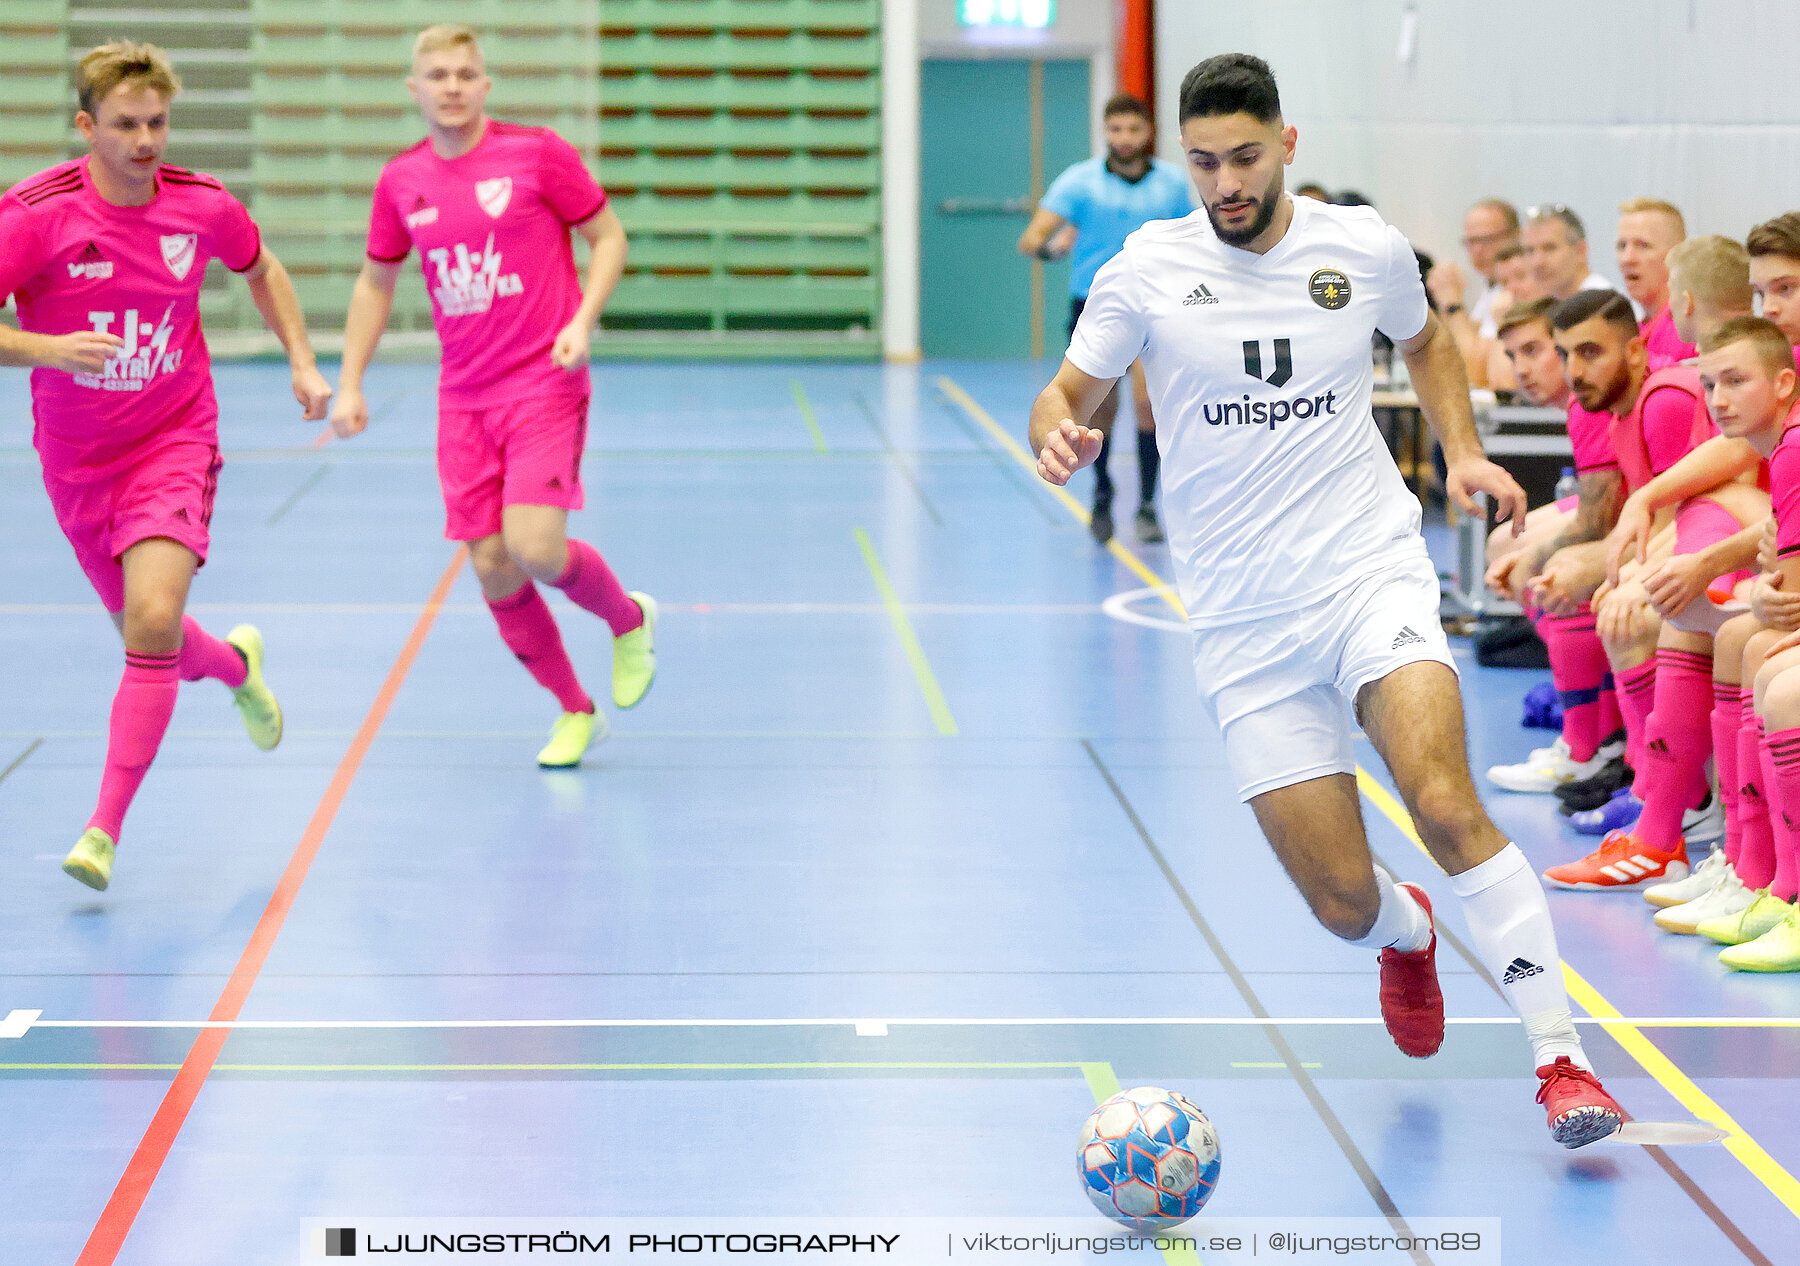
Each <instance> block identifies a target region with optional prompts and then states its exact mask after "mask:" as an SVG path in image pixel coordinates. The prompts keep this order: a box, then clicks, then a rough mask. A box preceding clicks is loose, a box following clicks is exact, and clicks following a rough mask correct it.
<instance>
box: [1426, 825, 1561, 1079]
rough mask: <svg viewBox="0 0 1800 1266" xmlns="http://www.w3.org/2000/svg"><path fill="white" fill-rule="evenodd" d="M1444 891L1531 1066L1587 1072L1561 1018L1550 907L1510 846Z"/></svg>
mask: <svg viewBox="0 0 1800 1266" xmlns="http://www.w3.org/2000/svg"><path fill="white" fill-rule="evenodd" d="M1450 887H1451V888H1452V889H1453V890H1454V891H1455V893H1456V895H1457V896H1458V897H1461V898H1462V905H1463V917H1464V918H1466V919H1467V920H1468V922H1469V938H1470V939H1471V940H1472V941H1474V942H1475V952H1476V953H1477V954H1479V955H1480V956H1481V961H1482V963H1483V964H1484V965H1485V966H1486V967H1487V969H1488V970H1489V971H1490V972H1492V973H1493V974H1494V979H1495V980H1498V981H1499V982H1500V988H1501V989H1502V990H1504V991H1505V993H1506V997H1507V1001H1509V1002H1511V1003H1512V1008H1513V1010H1514V1011H1516V1012H1517V1013H1518V1015H1519V1018H1520V1019H1522V1020H1524V1021H1525V1035H1526V1036H1527V1037H1528V1038H1530V1039H1531V1049H1532V1053H1533V1054H1534V1055H1535V1056H1536V1057H1537V1063H1538V1066H1539V1067H1542V1066H1543V1065H1545V1064H1551V1063H1554V1062H1555V1061H1556V1057H1557V1056H1558V1055H1567V1056H1568V1057H1569V1058H1570V1059H1571V1060H1573V1061H1574V1062H1575V1063H1577V1064H1579V1065H1580V1066H1581V1067H1583V1068H1587V1069H1592V1068H1593V1065H1592V1064H1590V1063H1589V1062H1588V1058H1587V1055H1586V1054H1585V1053H1583V1051H1582V1049H1581V1039H1580V1038H1579V1037H1577V1036H1576V1035H1575V1022H1574V1020H1573V1019H1572V1018H1571V1016H1570V1014H1569V995H1568V993H1567V992H1566V991H1565V990H1564V989H1563V981H1562V956H1561V955H1560V954H1558V953H1557V950H1556V929H1555V928H1554V927H1553V926H1552V925H1551V923H1550V903H1549V902H1547V901H1546V900H1544V887H1543V885H1542V884H1541V883H1539V882H1538V877H1537V875H1536V874H1535V873H1534V872H1533V871H1532V869H1531V863H1530V862H1528V861H1526V860H1525V854H1523V853H1521V852H1520V851H1519V847H1518V845H1516V844H1508V845H1507V846H1506V847H1505V848H1503V849H1501V850H1500V851H1499V852H1498V853H1495V854H1494V855H1493V856H1492V857H1490V858H1488V859H1487V860H1486V861H1485V862H1483V863H1481V865H1479V866H1476V867H1474V868H1473V869H1470V870H1465V871H1464V872H1463V873H1462V874H1460V875H1452V876H1451V877H1450Z"/></svg>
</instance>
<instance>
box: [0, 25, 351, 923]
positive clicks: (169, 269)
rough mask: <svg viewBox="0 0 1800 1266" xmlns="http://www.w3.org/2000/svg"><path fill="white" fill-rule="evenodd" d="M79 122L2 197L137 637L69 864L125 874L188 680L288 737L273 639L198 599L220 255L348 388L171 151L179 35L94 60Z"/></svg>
mask: <svg viewBox="0 0 1800 1266" xmlns="http://www.w3.org/2000/svg"><path fill="white" fill-rule="evenodd" d="M77 88H78V90H79V93H80V98H81V110H80V112H79V113H78V114H77V115H76V116H75V123H76V126H77V127H78V128H80V130H81V133H82V135H83V136H84V137H85V138H86V139H87V142H88V154H87V155H86V156H85V157H83V158H78V159H75V160H73V161H71V162H66V163H62V164H60V165H58V166H56V167H52V168H50V169H49V170H48V171H44V172H40V173H38V174H37V175H36V176H33V177H31V178H29V179H27V180H23V181H20V182H19V183H18V184H17V185H15V186H14V187H13V188H12V189H11V190H10V191H8V193H7V194H6V196H5V198H4V199H3V200H0V297H4V296H5V295H8V294H10V295H12V296H13V297H14V298H15V300H16V301H17V303H18V309H19V323H20V325H21V327H22V329H21V330H19V331H16V332H15V331H11V330H6V329H4V328H0V364H7V365H29V366H32V367H33V372H32V375H31V403H32V417H33V420H34V422H35V428H34V441H35V444H36V447H37V450H38V455H39V457H40V458H41V459H42V461H43V467H44V487H45V489H46V490H47V491H48V492H49V494H50V502H51V505H52V506H53V508H54V509H55V511H56V518H57V522H58V523H59V524H60V525H61V527H62V530H63V533H64V535H66V536H67V537H68V538H69V543H70V544H71V545H72V546H74V548H75V556H76V558H77V560H79V562H80V563H81V568H82V570H83V571H84V572H85V573H86V574H87V577H88V580H89V581H90V582H91V583H92V584H93V586H94V590H95V592H96V593H98V594H99V595H100V601H101V602H102V603H103V604H104V605H105V607H106V609H107V611H108V612H109V613H110V614H111V616H112V618H113V623H114V624H115V625H116V626H117V627H118V629H119V631H120V633H121V634H122V635H123V636H124V639H125V673H124V677H123V679H122V680H121V681H120V683H119V689H118V693H117V694H116V695H115V696H114V698H113V707H112V719H111V727H110V731H109V737H108V741H107V749H106V768H105V772H104V773H103V775H102V777H101V781H100V796H99V802H98V804H97V805H96V807H95V809H94V814H93V817H92V818H90V819H89V821H88V825H87V829H86V831H84V832H83V834H82V836H81V838H80V840H78V841H77V842H76V845H75V847H74V849H73V850H71V851H70V853H69V855H68V857H67V858H66V859H65V860H64V862H63V869H64V870H65V871H67V872H68V873H69V874H70V875H72V876H73V877H74V878H76V879H78V880H80V881H81V882H82V883H84V884H87V885H88V886H89V887H91V888H97V889H104V888H105V887H106V886H107V884H108V883H109V882H111V878H112V865H113V854H114V849H115V846H116V845H117V843H118V839H119V832H120V828H121V825H122V824H123V822H124V819H125V812H126V810H127V808H129V806H130V804H131V801H132V798H133V797H134V796H135V795H136V794H137V790H138V787H139V786H140V784H142V782H143V780H144V775H145V773H146V772H148V770H149V768H150V763H151V761H152V760H154V759H155V757H156V752H157V749H158V747H159V746H160V745H161V743H162V738H163V734H164V732H165V731H166V730H167V729H168V725H169V717H170V714H171V713H172V712H173V711H174V709H175V697H176V694H177V693H178V691H179V690H180V685H181V682H182V681H184V680H185V681H198V680H200V679H201V678H205V677H210V678H214V679H216V680H218V681H222V682H224V683H225V685H226V686H228V687H230V689H231V691H232V694H233V697H234V699H235V700H236V703H237V706H238V709H239V711H240V712H241V713H242V714H243V718H244V724H245V726H246V728H247V729H248V730H249V732H250V737H251V739H252V740H253V741H254V742H255V743H256V745H257V746H258V747H260V748H262V749H264V750H265V751H266V750H268V749H269V748H272V747H274V746H275V745H276V743H278V742H280V740H281V708H280V706H279V705H278V704H277V703H276V701H275V696H274V695H273V694H272V693H271V692H270V691H269V688H268V686H267V685H266V684H264V682H263V679H262V658H263V642H262V635H261V634H260V633H258V632H257V630H256V629H254V628H252V627H251V626H250V625H247V624H244V625H239V626H238V627H237V628H235V629H233V630H231V632H230V633H228V634H226V636H225V637H224V639H220V638H216V637H214V636H213V635H212V634H210V633H208V632H207V631H206V630H205V629H203V628H201V627H200V625H199V624H198V623H197V622H196V621H195V620H194V619H193V618H192V617H191V616H188V615H186V614H184V609H185V607H186V605H187V595H188V587H189V585H190V583H191V582H192V580H193V577H194V572H195V571H196V570H197V569H198V568H199V567H200V566H201V565H202V564H203V563H205V561H206V553H207V547H208V544H209V532H208V527H209V523H210V521H211V519H212V508H213V493H214V491H215V489H216V488H217V484H218V475H219V466H220V460H219V434H218V419H219V409H218V404H217V402H216V400H215V399H214V397H213V384H212V374H211V371H210V362H209V360H208V357H207V351H206V339H205V338H204V336H203V335H202V333H201V329H200V306H199V295H200V283H201V280H202V279H203V278H204V276H205V274H206V266H207V263H208V262H209V261H210V260H213V259H217V260H219V261H220V262H221V263H223V264H224V265H225V266H226V267H228V268H230V269H231V270H232V271H234V272H236V273H239V274H240V275H242V276H243V277H244V279H245V280H246V281H247V282H248V283H249V285H250V293H251V296H252V297H253V298H254V299H255V301H256V305H257V308H258V310H259V311H260V312H261V313H262V314H263V319H264V320H265V321H267V322H268V324H269V328H270V329H272V330H273V331H274V332H275V333H276V335H277V336H279V337H280V339H281V341H282V343H283V345H284V346H286V348H287V349H288V359H289V362H290V364H291V365H292V368H293V381H294V396H295V398H296V399H297V400H298V401H299V402H300V404H301V405H302V406H303V408H304V410H305V416H306V417H308V418H311V419H314V420H316V419H319V418H322V417H324V416H325V407H326V404H327V402H328V401H329V400H330V398H331V388H330V387H329V385H327V383H326V382H325V380H324V379H323V378H322V377H320V376H319V372H318V369H317V368H316V367H315V366H314V363H313V354H312V349H311V348H310V347H309V346H308V344H307V339H306V330H305V326H304V323H303V320H302V317H301V314H300V305H299V301H298V300H297V299H296V298H295V296H294V288H293V285H292V283H290V282H289V280H288V276H287V273H286V272H285V271H284V270H283V269H282V267H281V264H280V263H279V262H278V261H277V260H276V259H275V257H274V256H273V255H270V254H269V253H268V251H267V250H265V249H264V248H263V245H262V239H261V237H260V235H259V234H258V232H257V229H256V225H255V224H254V223H252V222H251V219H250V217H249V215H248V214H247V213H246V212H245V210H244V208H243V205H242V204H241V203H239V202H238V200H237V199H236V198H234V197H232V196H231V194H229V193H227V192H226V191H225V187H224V186H223V185H221V184H220V183H219V182H218V181H216V180H214V179H213V178H212V177H211V176H205V175H201V174H199V173H197V172H191V171H187V170H186V169H184V168H180V167H172V166H167V165H165V164H164V163H163V161H162V155H163V150H164V148H165V147H166V146H167V144H168V139H169V103H170V101H171V100H172V99H173V98H174V96H175V94H176V93H177V92H179V91H180V88H181V84H180V81H179V80H178V79H177V78H176V77H175V73H174V70H173V69H172V68H171V67H170V65H169V63H168V60H167V58H165V57H164V56H163V54H162V51H161V50H160V49H157V48H155V47H154V46H152V45H148V44H133V43H129V42H121V43H114V44H107V45H103V46H102V47H100V48H97V49H95V50H93V51H92V52H91V53H89V54H88V55H87V56H86V57H84V58H83V59H82V61H81V66H80V70H79V73H78V75H77Z"/></svg>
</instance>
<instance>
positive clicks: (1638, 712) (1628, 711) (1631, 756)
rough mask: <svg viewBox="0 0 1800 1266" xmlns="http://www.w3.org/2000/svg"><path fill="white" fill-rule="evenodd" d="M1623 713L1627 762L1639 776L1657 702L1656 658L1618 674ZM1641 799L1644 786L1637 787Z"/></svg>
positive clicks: (1621, 712)
mask: <svg viewBox="0 0 1800 1266" xmlns="http://www.w3.org/2000/svg"><path fill="white" fill-rule="evenodd" d="M1618 683H1619V690H1618V697H1619V713H1620V717H1621V719H1622V720H1623V721H1624V722H1625V761H1626V763H1627V764H1628V765H1630V766H1631V767H1632V769H1634V770H1636V771H1637V772H1638V773H1642V772H1643V771H1644V731H1645V729H1646V728H1647V727H1648V726H1649V724H1650V710H1651V708H1652V707H1653V706H1654V705H1655V703H1656V658H1655V656H1652V657H1651V658H1649V659H1647V660H1645V661H1644V662H1643V663H1641V664H1639V665H1638V666H1637V667H1636V668H1627V669H1626V670H1625V671H1624V672H1622V673H1619V674H1618ZM1636 791H1637V795H1638V798H1639V799H1640V800H1641V799H1643V796H1644V789H1643V787H1642V786H1639V787H1637V788H1636Z"/></svg>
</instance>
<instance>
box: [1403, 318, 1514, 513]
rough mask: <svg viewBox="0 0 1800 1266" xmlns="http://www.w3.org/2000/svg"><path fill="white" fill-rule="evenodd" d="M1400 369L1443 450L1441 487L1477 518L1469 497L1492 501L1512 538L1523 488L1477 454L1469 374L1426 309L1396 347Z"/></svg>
mask: <svg viewBox="0 0 1800 1266" xmlns="http://www.w3.org/2000/svg"><path fill="white" fill-rule="evenodd" d="M1400 351H1401V354H1402V355H1404V356H1405V357H1406V370H1407V373H1408V374H1410V375H1411V376H1412V383H1413V390H1414V392H1416V393H1417V394H1418V397H1419V411H1420V412H1421V413H1423V414H1424V415H1425V421H1426V422H1427V423H1428V424H1430V426H1431V429H1432V432H1433V433H1434V434H1436V436H1437V439H1438V443H1439V444H1440V445H1442V446H1443V449H1444V461H1445V462H1446V463H1447V465H1448V466H1449V474H1448V476H1447V477H1446V478H1445V480H1444V488H1445V490H1446V491H1447V492H1448V493H1449V494H1450V495H1451V497H1453V498H1455V500H1456V504H1457V505H1459V506H1461V507H1462V510H1463V513H1465V514H1469V515H1474V516H1477V517H1479V516H1480V515H1481V510H1480V508H1479V507H1478V506H1477V505H1476V504H1475V499H1474V494H1475V493H1477V492H1485V493H1487V494H1488V495H1489V496H1490V497H1492V498H1493V499H1494V502H1495V505H1496V508H1497V509H1498V511H1499V515H1500V518H1501V519H1502V520H1511V522H1512V525H1513V535H1514V536H1517V535H1519V534H1520V533H1521V532H1523V531H1524V530H1525V490H1524V489H1523V488H1521V487H1519V484H1518V481H1517V480H1515V479H1514V478H1513V477H1512V476H1511V475H1509V474H1507V473H1506V471H1505V470H1504V469H1502V468H1501V467H1499V466H1496V465H1495V464H1494V463H1493V462H1490V461H1489V460H1488V459H1487V455H1486V454H1485V453H1483V452H1482V451H1481V437H1480V436H1479V435H1477V434H1476V433H1475V411H1474V410H1473V409H1471V408H1470V407H1469V376H1468V374H1467V373H1466V372H1465V371H1464V368H1463V358H1462V353H1461V352H1460V351H1458V350H1457V346H1456V340H1455V339H1454V338H1452V337H1451V335H1450V331H1448V330H1446V329H1445V328H1444V325H1443V322H1441V321H1439V320H1438V319H1437V315H1436V314H1435V313H1433V312H1431V311H1430V310H1429V309H1427V311H1426V313H1425V325H1424V327H1423V328H1421V329H1420V330H1419V332H1418V333H1417V334H1415V335H1413V336H1412V337H1411V338H1409V339H1407V340H1406V341H1405V342H1403V343H1401V344H1400Z"/></svg>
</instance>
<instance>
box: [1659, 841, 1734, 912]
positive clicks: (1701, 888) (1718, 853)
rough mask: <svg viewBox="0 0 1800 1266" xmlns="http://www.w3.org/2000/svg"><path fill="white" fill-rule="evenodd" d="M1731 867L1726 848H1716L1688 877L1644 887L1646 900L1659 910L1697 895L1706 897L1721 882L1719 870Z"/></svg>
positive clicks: (1676, 904)
mask: <svg viewBox="0 0 1800 1266" xmlns="http://www.w3.org/2000/svg"><path fill="white" fill-rule="evenodd" d="M1730 869H1731V863H1730V862H1728V861H1726V860H1725V850H1724V849H1722V848H1715V849H1714V850H1713V851H1712V852H1710V853H1708V854H1707V855H1706V860H1705V861H1703V862H1701V863H1700V864H1699V865H1698V866H1696V867H1694V871H1693V873H1692V874H1691V875H1689V876H1688V877H1687V878H1686V879H1671V880H1670V881H1669V882H1668V883H1664V884H1651V885H1650V886H1649V887H1648V888H1646V889H1644V900H1645V901H1648V902H1649V903H1650V904H1651V905H1653V906H1655V907H1657V908H1658V909H1659V910H1667V909H1670V908H1672V907H1674V906H1678V905H1681V904H1683V903H1684V902H1688V901H1692V900H1694V899H1695V898H1696V897H1704V896H1705V895H1706V894H1707V893H1709V892H1711V891H1712V890H1713V887H1714V885H1716V884H1717V883H1718V882H1719V872H1720V871H1725V870H1730Z"/></svg>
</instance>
